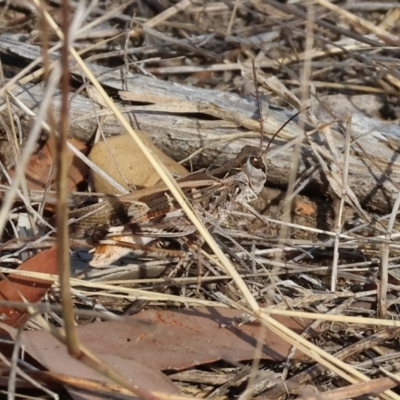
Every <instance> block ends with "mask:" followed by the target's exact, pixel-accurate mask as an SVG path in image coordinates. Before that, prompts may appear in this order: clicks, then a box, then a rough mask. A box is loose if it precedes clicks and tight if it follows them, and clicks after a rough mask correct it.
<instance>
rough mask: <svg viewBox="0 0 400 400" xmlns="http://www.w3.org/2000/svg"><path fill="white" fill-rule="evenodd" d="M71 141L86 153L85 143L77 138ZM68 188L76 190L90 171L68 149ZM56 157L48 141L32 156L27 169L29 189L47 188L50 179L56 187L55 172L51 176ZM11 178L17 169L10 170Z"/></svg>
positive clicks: (53, 187)
mask: <svg viewBox="0 0 400 400" xmlns="http://www.w3.org/2000/svg"><path fill="white" fill-rule="evenodd" d="M70 142H71V143H72V144H73V145H74V146H75V147H76V148H77V149H78V150H80V151H81V152H83V153H86V152H87V147H86V145H85V144H84V143H82V142H80V141H79V140H76V139H70ZM68 161H69V165H70V167H69V170H68V189H69V190H75V189H76V187H77V185H78V184H79V183H81V182H82V181H83V180H84V179H85V177H86V176H87V175H88V173H89V167H88V166H87V165H86V164H85V163H84V162H83V161H81V160H80V159H79V158H78V157H77V156H75V155H74V154H73V153H72V152H71V151H70V150H68ZM53 162H54V159H53V156H52V151H51V145H50V143H49V142H47V143H46V144H45V145H44V146H43V148H42V149H41V150H40V151H39V152H38V153H37V154H33V155H32V156H31V159H30V160H29V163H28V166H27V168H26V171H25V176H26V181H27V184H28V189H30V190H43V189H45V188H46V184H47V181H48V180H49V179H50V181H51V183H52V185H51V187H52V189H56V188H55V184H54V173H53V175H52V176H49V174H50V172H51V167H52V165H53ZM9 174H10V176H11V178H13V177H14V175H15V169H14V168H12V169H11V170H9Z"/></svg>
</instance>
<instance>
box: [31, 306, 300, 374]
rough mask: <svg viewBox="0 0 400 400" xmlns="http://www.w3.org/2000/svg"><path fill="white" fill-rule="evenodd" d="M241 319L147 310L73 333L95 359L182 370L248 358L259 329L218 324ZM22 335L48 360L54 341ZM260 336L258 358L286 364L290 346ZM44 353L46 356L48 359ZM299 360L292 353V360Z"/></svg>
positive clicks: (200, 311) (293, 325) (232, 313)
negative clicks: (110, 357)
mask: <svg viewBox="0 0 400 400" xmlns="http://www.w3.org/2000/svg"><path fill="white" fill-rule="evenodd" d="M241 314H242V312H241V311H236V310H229V309H226V308H211V307H209V308H202V307H200V308H197V309H185V310H174V311H172V310H171V311H170V310H158V311H156V310H148V311H145V312H143V313H140V314H137V315H134V316H132V317H128V318H126V323H119V322H114V321H107V322H95V323H93V324H89V325H85V326H80V327H79V329H78V334H79V339H80V340H81V341H82V343H83V344H84V345H85V346H87V347H88V348H89V349H90V350H91V351H93V352H94V353H95V354H97V355H99V356H101V355H104V354H113V355H114V356H117V357H121V358H124V359H131V360H135V361H136V362H137V363H139V364H142V365H146V366H148V367H150V368H153V369H158V370H181V369H184V368H189V367H192V366H195V365H201V364H207V363H211V362H215V361H218V360H221V359H224V360H228V361H231V362H238V361H242V360H250V359H252V358H253V357H254V353H255V349H256V345H257V339H258V337H259V334H260V325H259V324H257V323H251V324H244V325H243V326H241V327H236V326H233V327H230V328H222V327H220V326H221V324H230V323H232V319H233V318H234V317H237V316H240V315H241ZM277 319H278V320H279V321H280V322H282V323H284V324H285V325H286V326H287V327H289V328H290V329H293V330H294V331H296V332H297V333H301V332H302V331H303V329H304V326H302V325H301V324H300V323H298V322H297V321H295V320H294V319H292V318H286V317H280V318H278V317H277ZM24 335H25V336H24V342H27V341H28V340H29V341H30V342H31V343H32V345H33V344H34V345H35V346H37V351H38V353H40V357H45V358H46V359H47V357H49V358H51V357H52V355H53V351H54V350H53V349H52V346H53V345H54V346H55V345H56V342H54V343H53V341H52V340H50V338H49V337H48V334H46V333H44V332H42V331H36V332H24ZM262 337H263V339H262V340H263V341H264V346H263V349H262V354H261V358H263V359H267V360H274V361H283V360H285V359H286V357H287V355H288V353H289V350H290V347H291V346H290V344H288V343H287V342H285V341H284V340H283V339H282V338H280V337H279V336H278V335H276V334H274V333H272V332H271V331H270V330H268V329H265V332H264V335H263V336H262ZM58 347H60V345H58ZM47 352H50V354H49V356H47ZM38 356H39V355H38ZM302 356H303V355H302V354H300V353H299V352H297V353H296V354H295V356H294V358H295V359H299V358H302ZM39 361H40V359H39ZM46 362H47V361H46ZM61 363H62V362H61Z"/></svg>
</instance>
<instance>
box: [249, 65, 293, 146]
mask: <svg viewBox="0 0 400 400" xmlns="http://www.w3.org/2000/svg"><path fill="white" fill-rule="evenodd" d="M252 66H253V81H254V88H255V93H256V100H257V108H258V114H259V116H260V117H259V119H258V120H259V122H260V149H262V146H263V141H264V115H263V113H262V107H261V100H260V92H259V90H258V85H257V73H256V65H255V63H254V60H253V62H252ZM300 113H301V111H298V112H297V113H296V114H293V115H292V116H291V117H290V118H289V119H288V120H287V121H286V122H285V123H284V124H283V125H282V126H281V127H280V128H279V129H278V131H277V132H275V133H274V134H273V136H272V138H271V139H270V140H269V142H268V145H267V149H266V151H265V154H268V150H269V148H270V146H271V143H272V142H273V140H274V139H275V138H276V137H277V136H278V135H279V133H280V132H281V131H282V129H283V128H284V127H285V126H286V125H287V124H288V123H289V122H291V121H293V120H294V119H295V118H296V117H297V116H298V115H299V114H300Z"/></svg>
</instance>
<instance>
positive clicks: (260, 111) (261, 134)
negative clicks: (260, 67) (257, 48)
mask: <svg viewBox="0 0 400 400" xmlns="http://www.w3.org/2000/svg"><path fill="white" fill-rule="evenodd" d="M252 65H253V81H254V89H255V91H256V101H257V108H258V115H259V116H260V117H259V119H258V120H259V122H260V150H261V149H262V145H263V140H264V115H263V113H262V109H261V108H262V107H261V101H260V92H259V91H258V84H257V74H256V64H255V63H254V60H253V62H252Z"/></svg>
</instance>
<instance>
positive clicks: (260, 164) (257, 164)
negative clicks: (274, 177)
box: [249, 156, 265, 171]
mask: <svg viewBox="0 0 400 400" xmlns="http://www.w3.org/2000/svg"><path fill="white" fill-rule="evenodd" d="M249 161H250V164H251V165H252V166H253V167H254V168H257V169H261V170H263V171H265V164H264V161H263V159H262V157H256V156H252V157H250V160H249Z"/></svg>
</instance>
